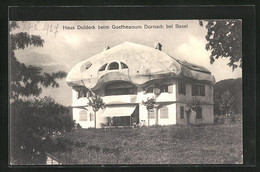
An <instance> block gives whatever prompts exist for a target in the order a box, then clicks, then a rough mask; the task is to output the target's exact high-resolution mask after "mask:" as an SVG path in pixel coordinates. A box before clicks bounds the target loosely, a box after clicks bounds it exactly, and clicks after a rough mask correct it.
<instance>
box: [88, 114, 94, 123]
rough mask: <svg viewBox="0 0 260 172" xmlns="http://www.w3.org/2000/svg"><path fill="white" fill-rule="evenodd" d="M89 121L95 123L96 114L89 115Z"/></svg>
mask: <svg viewBox="0 0 260 172" xmlns="http://www.w3.org/2000/svg"><path fill="white" fill-rule="evenodd" d="M89 120H90V121H94V113H89Z"/></svg>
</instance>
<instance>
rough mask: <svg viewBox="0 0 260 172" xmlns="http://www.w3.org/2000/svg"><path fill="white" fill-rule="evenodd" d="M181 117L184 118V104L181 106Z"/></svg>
mask: <svg viewBox="0 0 260 172" xmlns="http://www.w3.org/2000/svg"><path fill="white" fill-rule="evenodd" d="M180 117H181V119H184V107H183V106H181V107H180Z"/></svg>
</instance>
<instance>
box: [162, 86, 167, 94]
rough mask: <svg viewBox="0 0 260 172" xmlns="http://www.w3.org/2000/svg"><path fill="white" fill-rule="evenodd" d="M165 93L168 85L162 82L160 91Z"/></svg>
mask: <svg viewBox="0 0 260 172" xmlns="http://www.w3.org/2000/svg"><path fill="white" fill-rule="evenodd" d="M165 92H166V93H167V92H168V85H166V84H163V85H161V93H165Z"/></svg>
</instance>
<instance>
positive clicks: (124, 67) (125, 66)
mask: <svg viewBox="0 0 260 172" xmlns="http://www.w3.org/2000/svg"><path fill="white" fill-rule="evenodd" d="M120 64H121V69H126V68H128V66H127V65H126V64H124V63H122V62H121V63H120Z"/></svg>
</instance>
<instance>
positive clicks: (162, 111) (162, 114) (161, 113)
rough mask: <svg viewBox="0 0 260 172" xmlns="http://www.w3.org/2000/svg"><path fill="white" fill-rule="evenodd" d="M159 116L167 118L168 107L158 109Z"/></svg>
mask: <svg viewBox="0 0 260 172" xmlns="http://www.w3.org/2000/svg"><path fill="white" fill-rule="evenodd" d="M160 118H168V108H167V107H163V108H161V109H160Z"/></svg>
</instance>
